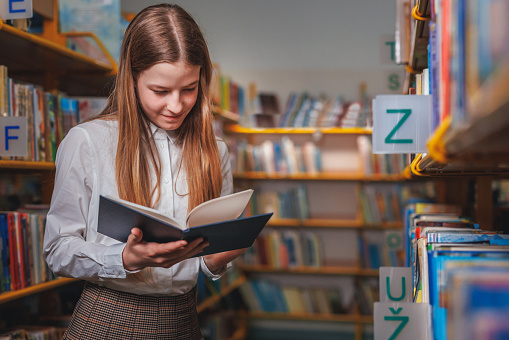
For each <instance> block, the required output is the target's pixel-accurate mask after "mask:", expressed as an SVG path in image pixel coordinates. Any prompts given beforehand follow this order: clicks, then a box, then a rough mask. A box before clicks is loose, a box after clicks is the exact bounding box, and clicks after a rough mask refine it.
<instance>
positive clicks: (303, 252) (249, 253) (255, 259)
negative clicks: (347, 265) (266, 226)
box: [240, 230, 324, 268]
mask: <svg viewBox="0 0 509 340" xmlns="http://www.w3.org/2000/svg"><path fill="white" fill-rule="evenodd" d="M240 262H241V263H242V264H243V265H245V266H258V265H263V266H270V267H272V268H299V267H320V266H322V265H323V264H324V254H323V246H322V240H321V239H320V236H319V235H318V234H317V233H315V232H311V231H306V232H299V231H296V230H285V231H279V230H270V231H267V232H264V233H262V234H261V235H260V236H258V238H257V239H256V241H255V242H254V244H253V245H252V246H251V247H250V248H248V249H247V250H246V252H244V254H242V256H241V258H240Z"/></svg>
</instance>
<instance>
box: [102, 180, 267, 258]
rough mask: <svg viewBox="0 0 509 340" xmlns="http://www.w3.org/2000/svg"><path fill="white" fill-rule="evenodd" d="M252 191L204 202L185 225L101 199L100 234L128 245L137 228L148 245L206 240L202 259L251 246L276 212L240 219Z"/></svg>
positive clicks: (150, 211) (131, 205) (124, 203)
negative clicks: (152, 243)
mask: <svg viewBox="0 0 509 340" xmlns="http://www.w3.org/2000/svg"><path fill="white" fill-rule="evenodd" d="M252 193H253V190H252V189H249V190H244V191H241V192H237V193H234V194H231V195H227V196H223V197H219V198H216V199H212V200H209V201H207V202H204V203H202V204H200V205H198V206H197V207H195V208H194V209H193V210H191V211H190V212H189V214H188V215H187V219H186V223H185V225H182V224H180V223H179V222H178V221H176V220H175V219H173V218H171V217H170V216H167V215H163V214H161V213H160V212H158V211H156V210H155V209H151V208H147V207H144V206H141V205H138V204H135V203H131V202H128V201H125V200H122V199H119V198H114V197H111V196H102V195H101V196H100V201H99V220H98V227H97V230H98V232H99V233H101V234H103V235H106V236H109V237H111V238H114V239H116V240H118V241H121V242H126V241H127V238H128V237H129V234H130V233H131V229H132V228H134V227H138V228H140V229H141V230H142V232H143V239H144V240H145V241H147V242H159V243H163V242H172V241H177V240H187V241H192V240H195V239H197V238H200V237H202V238H204V239H205V240H207V241H208V242H209V246H208V247H206V248H205V249H204V251H203V252H202V253H200V254H199V256H203V255H208V254H214V253H219V252H223V251H228V250H234V249H241V248H248V247H250V246H251V245H252V244H253V242H254V241H255V239H256V238H257V237H258V235H259V233H260V232H261V231H262V229H263V228H264V227H265V224H267V222H268V221H269V219H270V218H271V216H272V214H273V213H266V214H261V215H256V216H250V217H240V218H239V216H241V214H242V212H243V211H244V209H245V208H246V206H247V204H248V202H249V200H250V198H251V195H252Z"/></svg>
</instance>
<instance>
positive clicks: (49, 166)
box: [0, 160, 55, 171]
mask: <svg viewBox="0 0 509 340" xmlns="http://www.w3.org/2000/svg"><path fill="white" fill-rule="evenodd" d="M0 169H10V170H41V171H54V170H55V163H53V162H34V161H10V160H0Z"/></svg>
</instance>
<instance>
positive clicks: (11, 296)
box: [0, 278, 78, 304]
mask: <svg viewBox="0 0 509 340" xmlns="http://www.w3.org/2000/svg"><path fill="white" fill-rule="evenodd" d="M77 281H78V280H76V279H69V278H59V279H55V280H53V281H49V282H44V283H41V284H37V285H33V286H30V287H28V288H24V289H19V290H13V291H9V292H4V293H2V294H0V304H2V303H6V302H8V301H12V300H16V299H20V298H23V297H25V296H28V295H32V294H36V293H41V292H44V291H46V290H49V289H53V288H56V287H60V286H63V285H66V284H69V283H72V282H77Z"/></svg>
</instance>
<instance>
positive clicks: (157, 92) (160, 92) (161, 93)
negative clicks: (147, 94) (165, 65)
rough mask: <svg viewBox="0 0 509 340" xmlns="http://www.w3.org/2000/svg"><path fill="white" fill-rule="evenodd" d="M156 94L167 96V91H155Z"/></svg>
mask: <svg viewBox="0 0 509 340" xmlns="http://www.w3.org/2000/svg"><path fill="white" fill-rule="evenodd" d="M154 93H155V94H157V95H163V94H166V93H167V91H155V90H154Z"/></svg>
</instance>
